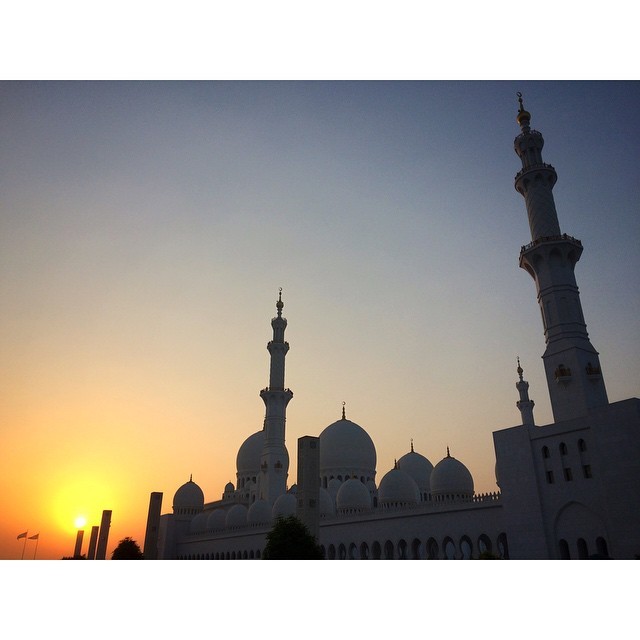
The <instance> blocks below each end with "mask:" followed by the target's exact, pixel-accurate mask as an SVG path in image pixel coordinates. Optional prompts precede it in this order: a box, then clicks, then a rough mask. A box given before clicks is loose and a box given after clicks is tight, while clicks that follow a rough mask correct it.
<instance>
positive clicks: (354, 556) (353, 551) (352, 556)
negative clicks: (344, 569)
mask: <svg viewBox="0 0 640 640" xmlns="http://www.w3.org/2000/svg"><path fill="white" fill-rule="evenodd" d="M349 560H358V547H356V545H355V542H352V543H351V544H350V545H349Z"/></svg>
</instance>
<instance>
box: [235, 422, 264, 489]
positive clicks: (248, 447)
mask: <svg viewBox="0 0 640 640" xmlns="http://www.w3.org/2000/svg"><path fill="white" fill-rule="evenodd" d="M263 444H264V431H256V433H254V434H253V435H250V436H249V437H248V438H247V439H246V440H245V441H244V442H243V443H242V445H241V446H240V449H238V455H237V456H236V471H237V473H238V477H239V478H242V477H247V478H254V477H257V476H258V474H259V472H260V456H261V455H262V445H263Z"/></svg>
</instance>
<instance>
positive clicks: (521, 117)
mask: <svg viewBox="0 0 640 640" xmlns="http://www.w3.org/2000/svg"><path fill="white" fill-rule="evenodd" d="M516 95H517V96H518V102H519V103H520V108H519V109H518V115H517V116H516V122H517V123H518V124H519V125H520V128H521V129H522V131H523V133H526V132H528V131H529V121H530V120H531V114H530V113H529V112H528V111H527V110H526V109H525V108H524V104H523V102H522V93H520V91H516Z"/></svg>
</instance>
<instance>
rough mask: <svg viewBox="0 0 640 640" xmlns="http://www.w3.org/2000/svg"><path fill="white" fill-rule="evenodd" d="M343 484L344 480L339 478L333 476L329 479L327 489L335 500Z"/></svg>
mask: <svg viewBox="0 0 640 640" xmlns="http://www.w3.org/2000/svg"><path fill="white" fill-rule="evenodd" d="M341 486H342V480H338V478H331V480H329V484H328V485H327V491H328V492H329V495H330V496H331V498H332V499H333V501H334V502H335V500H336V496H337V495H338V491H340V487H341Z"/></svg>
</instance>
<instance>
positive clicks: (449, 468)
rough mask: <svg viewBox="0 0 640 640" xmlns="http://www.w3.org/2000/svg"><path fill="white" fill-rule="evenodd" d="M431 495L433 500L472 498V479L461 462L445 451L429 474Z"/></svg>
mask: <svg viewBox="0 0 640 640" xmlns="http://www.w3.org/2000/svg"><path fill="white" fill-rule="evenodd" d="M430 482H431V495H432V496H433V497H434V498H438V497H440V498H443V497H445V498H447V497H449V498H456V497H469V498H470V497H472V496H473V477H472V476H471V473H470V472H469V469H467V467H465V466H464V465H463V464H462V462H460V461H459V460H456V459H455V458H452V457H451V456H450V455H449V451H448V450H447V457H446V458H443V459H442V460H440V462H438V464H437V465H436V466H435V467H434V468H433V471H432V472H431V479H430Z"/></svg>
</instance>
